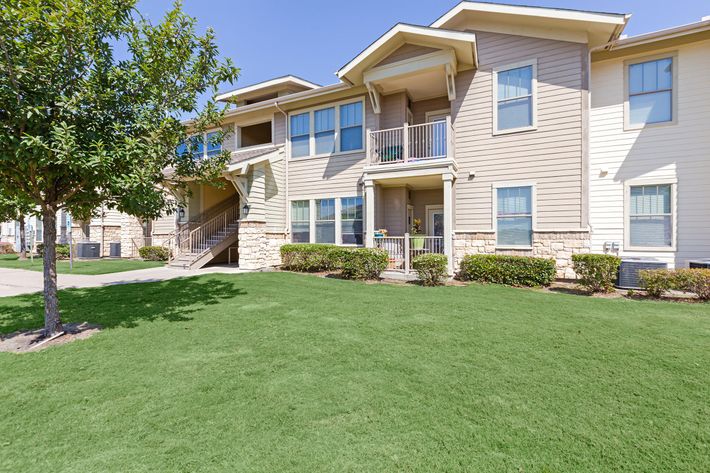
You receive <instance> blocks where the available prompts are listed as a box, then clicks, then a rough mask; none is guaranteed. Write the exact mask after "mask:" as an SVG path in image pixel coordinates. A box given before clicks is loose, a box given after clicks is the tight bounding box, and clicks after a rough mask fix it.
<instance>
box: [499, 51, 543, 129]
mask: <svg viewBox="0 0 710 473" xmlns="http://www.w3.org/2000/svg"><path fill="white" fill-rule="evenodd" d="M493 75H494V77H493V80H494V86H495V87H494V89H495V97H496V104H495V109H494V112H495V113H494V131H495V132H507V131H517V130H525V129H530V128H532V127H534V126H535V66H534V65H533V64H529V65H525V66H522V67H515V68H511V69H505V70H499V71H494V73H493Z"/></svg>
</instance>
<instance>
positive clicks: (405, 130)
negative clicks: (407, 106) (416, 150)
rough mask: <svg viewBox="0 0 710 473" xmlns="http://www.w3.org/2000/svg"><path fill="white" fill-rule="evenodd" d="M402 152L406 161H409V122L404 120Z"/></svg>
mask: <svg viewBox="0 0 710 473" xmlns="http://www.w3.org/2000/svg"><path fill="white" fill-rule="evenodd" d="M402 154H404V162H405V163H406V162H409V123H407V122H404V126H403V127H402Z"/></svg>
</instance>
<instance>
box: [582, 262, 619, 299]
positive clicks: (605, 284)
mask: <svg viewBox="0 0 710 473" xmlns="http://www.w3.org/2000/svg"><path fill="white" fill-rule="evenodd" d="M572 263H573V266H574V272H575V273H577V276H578V277H579V283H580V284H581V285H582V286H584V287H585V288H587V289H588V290H590V291H591V292H609V291H611V290H612V289H613V288H614V282H615V281H616V278H617V275H618V272H619V265H620V264H621V258H619V257H617V256H612V255H592V254H577V255H572Z"/></svg>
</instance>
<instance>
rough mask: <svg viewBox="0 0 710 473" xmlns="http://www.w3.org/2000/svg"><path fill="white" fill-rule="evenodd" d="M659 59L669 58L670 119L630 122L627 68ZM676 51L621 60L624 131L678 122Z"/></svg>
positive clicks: (670, 124) (671, 124) (628, 75)
mask: <svg viewBox="0 0 710 473" xmlns="http://www.w3.org/2000/svg"><path fill="white" fill-rule="evenodd" d="M661 59H670V60H671V119H670V120H668V121H665V122H654V123H634V124H632V123H631V122H630V119H631V107H630V105H629V97H630V92H629V80H630V78H631V76H630V74H629V69H631V66H633V65H635V64H642V63H644V62H653V61H659V60H661ZM678 62H679V61H678V51H668V52H665V53H660V54H652V55H646V56H639V57H634V58H633V59H627V60H626V61H624V62H623V66H622V67H623V68H624V74H623V77H624V131H632V130H641V129H644V128H651V127H659V126H661V127H662V126H673V125H677V124H678Z"/></svg>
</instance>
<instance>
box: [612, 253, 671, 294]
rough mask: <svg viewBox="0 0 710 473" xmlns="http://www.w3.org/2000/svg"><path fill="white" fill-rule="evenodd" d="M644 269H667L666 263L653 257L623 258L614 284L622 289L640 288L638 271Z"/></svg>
mask: <svg viewBox="0 0 710 473" xmlns="http://www.w3.org/2000/svg"><path fill="white" fill-rule="evenodd" d="M644 269H668V263H664V262H663V261H659V260H657V259H655V258H623V259H622V260H621V266H619V279H618V281H617V283H616V286H617V287H620V288H622V289H642V287H641V281H639V271H642V270H644Z"/></svg>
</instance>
